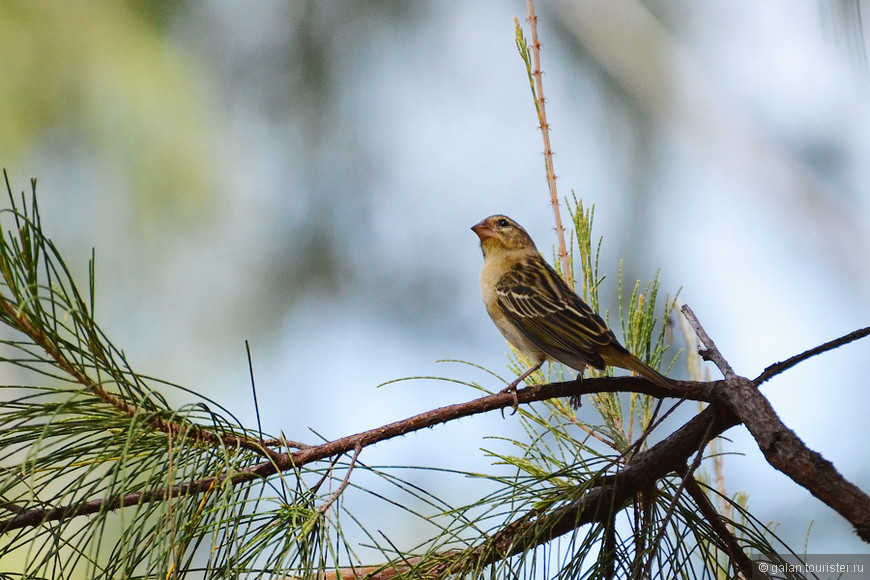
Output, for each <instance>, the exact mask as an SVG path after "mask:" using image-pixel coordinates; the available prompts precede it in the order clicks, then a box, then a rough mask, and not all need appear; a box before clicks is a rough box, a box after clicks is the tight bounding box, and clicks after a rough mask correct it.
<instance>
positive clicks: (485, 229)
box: [471, 220, 495, 241]
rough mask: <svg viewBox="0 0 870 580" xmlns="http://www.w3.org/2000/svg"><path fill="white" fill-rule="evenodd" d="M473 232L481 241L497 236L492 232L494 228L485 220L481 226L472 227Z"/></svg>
mask: <svg viewBox="0 0 870 580" xmlns="http://www.w3.org/2000/svg"><path fill="white" fill-rule="evenodd" d="M471 231H473V232H474V233H475V234H477V237H478V238H480V240H481V241H483V240H485V239H487V238H491V237H492V236H494V235H495V232H493V231H492V227H491V226H490V225H489V224H488V223H486V220H483V221H482V222H480V223H479V224H476V225H473V226H471Z"/></svg>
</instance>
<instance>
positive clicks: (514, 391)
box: [499, 378, 522, 419]
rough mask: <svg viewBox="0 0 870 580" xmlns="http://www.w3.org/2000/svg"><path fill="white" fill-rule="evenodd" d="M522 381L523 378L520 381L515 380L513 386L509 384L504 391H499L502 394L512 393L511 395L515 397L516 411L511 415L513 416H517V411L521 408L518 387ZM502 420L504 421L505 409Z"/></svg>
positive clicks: (514, 405)
mask: <svg viewBox="0 0 870 580" xmlns="http://www.w3.org/2000/svg"><path fill="white" fill-rule="evenodd" d="M521 380H522V378H519V379H517V380H515V381H514V382H512V383H511V384H509V385H508V386H507V387H505V388H504V389H502V390H501V391H499V392H500V393H510V394H511V395H513V401H514V404H513V408H514V410H513V412H512V413H511V415H516V414H517V411H518V410H519V408H520V399H519V397H518V396H517V385H518V384H520V381H521ZM501 418H502V419H504V409H502V410H501Z"/></svg>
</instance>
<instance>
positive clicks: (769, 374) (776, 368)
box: [752, 326, 870, 386]
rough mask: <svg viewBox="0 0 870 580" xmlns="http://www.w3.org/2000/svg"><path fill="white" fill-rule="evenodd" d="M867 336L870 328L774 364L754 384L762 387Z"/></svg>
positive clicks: (869, 333) (851, 333)
mask: <svg viewBox="0 0 870 580" xmlns="http://www.w3.org/2000/svg"><path fill="white" fill-rule="evenodd" d="M867 335H870V326H868V327H866V328H862V329H860V330H856V331H854V332H850V333H849V334H847V335H845V336H841V337H840V338H836V339H834V340H831V341H829V342H826V343H825V344H820V345H819V346H817V347H815V348H811V349H809V350H807V351H804V352H802V353H800V354H798V355H795V356H793V357H791V358H788V359H786V360H784V361H781V362H778V363H774V364H772V365H770V366H769V367H767V368H766V369H764V372H763V373H761V374H760V375H758V377H757V378H756V379H755V380H754V381H752V382H753V383H755V384H756V385H758V386H760V385H761V383H763V382H765V381H769V380H770V379H772V378H773V377H775V376H776V375H778V374H780V373H782V372H783V371H786V370H788V369H790V368H791V367H793V366H795V365H796V364H798V363H801V362H803V361H805V360H807V359H808V358H811V357H814V356H816V355H818V354H822V353H823V352H827V351H829V350H833V349H835V348H839V347H841V346H843V345H845V344H849V343H850V342H853V341H855V340H858V339H860V338H864V337H865V336H867Z"/></svg>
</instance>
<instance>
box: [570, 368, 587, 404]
mask: <svg viewBox="0 0 870 580" xmlns="http://www.w3.org/2000/svg"><path fill="white" fill-rule="evenodd" d="M574 382H575V383H579V384H581V385H582V384H583V373H577V378H576V379H574ZM582 397H583V395H571V396H570V397H569V398H568V402H569V403H571V408H572V409H579V408H580V407H582V406H583V401H582Z"/></svg>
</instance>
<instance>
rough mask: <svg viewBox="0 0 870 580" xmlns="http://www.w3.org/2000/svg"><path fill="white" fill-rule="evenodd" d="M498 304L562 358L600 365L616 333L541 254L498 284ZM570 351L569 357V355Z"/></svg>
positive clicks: (534, 339)
mask: <svg viewBox="0 0 870 580" xmlns="http://www.w3.org/2000/svg"><path fill="white" fill-rule="evenodd" d="M497 293H498V303H499V306H501V308H502V310H503V311H504V312H505V314H506V315H507V316H508V317H509V318H510V319H511V321H513V322H514V324H516V325H517V327H518V328H519V329H520V330H521V331H522V332H523V334H524V335H526V337H528V338H529V340H531V341H532V342H533V343H535V345H536V346H537V347H538V348H540V349H541V350H543V351H544V352H545V353H547V354H548V355H550V356H551V357H552V358H554V359H556V360H559V361H560V362H563V363H566V364H569V365H570V366H574V365H571V361H570V360H565V359H566V358H572V357H573V358H577V359H580V360H582V361H584V362H585V363H586V364H589V365H591V366H594V367H596V368H603V367H604V361H603V360H602V358H601V356H600V355H599V354H598V350H599V349H600V348H601V347H603V346H605V345H608V344H610V343H611V342H612V341H614V340H615V336H614V335H613V332H611V330H610V329H609V328H608V327H607V325H606V324H605V323H604V321H603V320H602V319H601V317H600V316H598V315H597V314H596V313H595V312H594V311H593V310H592V309H591V308H590V307H589V306H588V305H587V304H586V303H585V302H583V301H582V300H581V299H580V297H579V296H577V294H575V293H574V292H573V291H572V290H571V289H570V288H569V287H568V285H567V284H565V282H564V281H563V280H562V279H561V278H560V277H559V275H558V274H557V273H556V271H555V270H553V268H552V267H551V266H550V265H549V264H547V262H545V261H544V260H543V258H541V257H540V256H534V257H530V258H527V259H526V260H523V261H521V262H518V263H517V264H515V265H514V266H513V267H512V268H511V269H510V270H509V271H508V272H507V273H506V274H505V275H504V276H502V278H501V279H500V280H499V282H498V284H497ZM566 355H568V356H566Z"/></svg>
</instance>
